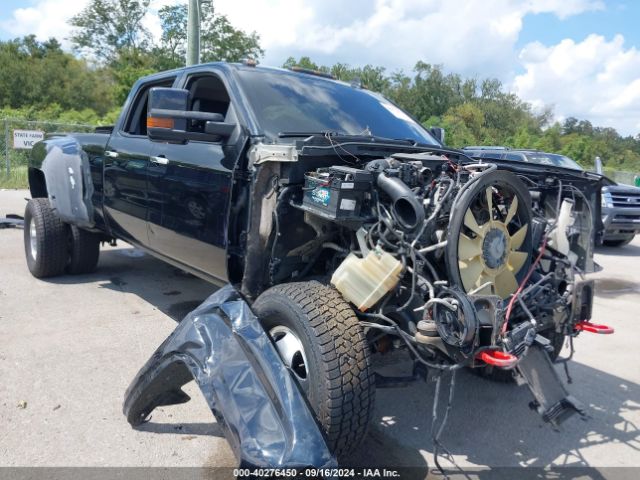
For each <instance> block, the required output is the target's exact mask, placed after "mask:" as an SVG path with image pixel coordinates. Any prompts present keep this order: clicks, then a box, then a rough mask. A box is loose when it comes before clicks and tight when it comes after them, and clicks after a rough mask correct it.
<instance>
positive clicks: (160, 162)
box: [151, 157, 169, 165]
mask: <svg viewBox="0 0 640 480" xmlns="http://www.w3.org/2000/svg"><path fill="white" fill-rule="evenodd" d="M151 163H157V164H158V165H169V159H168V158H167V157H151Z"/></svg>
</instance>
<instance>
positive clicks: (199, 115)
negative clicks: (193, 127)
mask: <svg viewBox="0 0 640 480" xmlns="http://www.w3.org/2000/svg"><path fill="white" fill-rule="evenodd" d="M189 96H190V94H189V90H181V89H178V88H164V87H156V88H152V89H150V90H149V101H148V107H147V135H148V136H149V139H150V140H153V141H164V142H175V143H184V142H186V141H188V140H200V141H205V142H206V141H209V142H217V141H220V138H221V137H224V138H227V137H229V136H231V134H232V133H233V130H234V128H235V127H236V126H235V124H231V123H225V122H224V116H223V115H221V114H220V113H211V112H196V111H190V110H188V105H189V100H190V99H189ZM187 120H199V121H201V122H203V123H204V129H203V130H204V132H203V131H189V128H188V125H189V123H188V122H187Z"/></svg>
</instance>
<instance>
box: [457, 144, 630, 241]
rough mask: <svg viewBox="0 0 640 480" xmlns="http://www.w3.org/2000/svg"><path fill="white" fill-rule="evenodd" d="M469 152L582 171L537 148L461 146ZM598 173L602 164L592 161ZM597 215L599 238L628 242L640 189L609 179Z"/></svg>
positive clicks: (482, 155) (488, 156)
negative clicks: (601, 226)
mask: <svg viewBox="0 0 640 480" xmlns="http://www.w3.org/2000/svg"><path fill="white" fill-rule="evenodd" d="M463 150H464V151H465V152H467V153H468V154H469V155H471V156H472V157H475V158H482V159H485V158H486V159H497V158H499V159H501V160H509V161H514V162H532V163H538V164H542V165H550V166H555V167H561V168H570V169H574V170H583V168H582V167H581V166H580V165H578V163H576V162H575V161H574V160H572V159H571V158H569V157H567V156H565V155H559V154H556V153H548V152H541V151H538V150H520V149H510V148H507V147H465V148H464V149H463ZM596 171H597V173H600V174H602V164H600V165H599V167H598V164H596ZM601 198H602V203H601V214H602V222H603V224H604V233H603V236H602V238H601V239H599V241H600V242H601V243H602V244H604V245H607V246H609V247H620V246H623V245H627V244H628V243H630V242H631V241H632V240H633V239H634V237H635V236H636V235H637V234H639V233H640V188H638V187H634V186H632V185H621V184H618V183H615V182H613V181H611V180H609V181H608V182H607V184H605V185H604V186H603V187H602V197H601Z"/></svg>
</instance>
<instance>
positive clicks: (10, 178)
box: [0, 165, 29, 188]
mask: <svg viewBox="0 0 640 480" xmlns="http://www.w3.org/2000/svg"><path fill="white" fill-rule="evenodd" d="M2 167H4V165H3V166H2ZM27 170H28V168H27V166H26V165H18V166H13V167H12V168H11V170H10V172H9V175H7V171H6V170H5V169H4V168H2V171H0V188H28V187H29V181H28V179H27Z"/></svg>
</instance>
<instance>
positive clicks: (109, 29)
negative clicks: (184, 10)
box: [70, 0, 151, 63]
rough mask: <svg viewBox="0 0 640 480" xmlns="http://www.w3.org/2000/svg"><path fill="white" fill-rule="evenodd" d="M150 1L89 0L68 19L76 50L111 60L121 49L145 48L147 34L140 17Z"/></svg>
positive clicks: (147, 42) (115, 57) (149, 37)
mask: <svg viewBox="0 0 640 480" xmlns="http://www.w3.org/2000/svg"><path fill="white" fill-rule="evenodd" d="M149 3H150V0H91V1H90V2H89V5H87V6H86V7H85V8H84V10H82V11H81V12H80V13H79V14H77V15H75V16H74V17H72V18H71V21H70V23H71V25H72V26H73V27H75V29H74V32H73V34H72V35H71V41H72V42H73V44H74V47H75V49H76V51H78V52H81V53H88V54H89V55H90V56H93V57H95V58H97V59H99V60H101V61H104V62H106V63H111V62H113V61H115V60H116V59H117V57H118V54H119V53H120V52H121V51H122V50H125V51H135V52H137V51H145V50H146V49H147V47H148V46H149V43H150V41H151V34H150V33H149V31H148V30H147V29H146V28H144V26H143V24H142V19H143V18H144V16H145V15H146V14H147V11H148V8H149Z"/></svg>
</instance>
